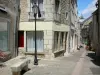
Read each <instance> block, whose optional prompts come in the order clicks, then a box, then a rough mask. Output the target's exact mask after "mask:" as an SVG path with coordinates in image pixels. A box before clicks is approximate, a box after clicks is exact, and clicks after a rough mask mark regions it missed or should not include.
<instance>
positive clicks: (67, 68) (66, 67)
mask: <svg viewBox="0 0 100 75" xmlns="http://www.w3.org/2000/svg"><path fill="white" fill-rule="evenodd" d="M94 58H95V53H94V52H91V51H87V52H86V51H85V49H81V50H80V51H78V52H76V53H75V54H71V55H69V56H68V57H59V58H56V59H55V60H40V62H39V66H32V64H33V63H31V64H30V66H31V67H30V68H31V70H30V71H28V72H26V73H25V74H24V75H100V63H99V62H96V61H95V60H94ZM98 63H99V64H98Z"/></svg>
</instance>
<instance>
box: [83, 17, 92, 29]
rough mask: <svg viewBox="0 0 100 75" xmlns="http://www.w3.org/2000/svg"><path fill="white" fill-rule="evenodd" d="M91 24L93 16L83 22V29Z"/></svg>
mask: <svg viewBox="0 0 100 75" xmlns="http://www.w3.org/2000/svg"><path fill="white" fill-rule="evenodd" d="M91 22H92V16H90V17H88V18H87V19H85V20H84V21H83V22H82V24H83V26H82V28H84V26H87V25H89V24H90V23H91Z"/></svg>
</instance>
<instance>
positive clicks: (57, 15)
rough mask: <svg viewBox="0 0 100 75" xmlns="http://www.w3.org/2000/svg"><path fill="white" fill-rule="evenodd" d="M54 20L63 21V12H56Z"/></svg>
mask: <svg viewBox="0 0 100 75" xmlns="http://www.w3.org/2000/svg"><path fill="white" fill-rule="evenodd" d="M54 21H55V22H61V14H59V13H55V14H54Z"/></svg>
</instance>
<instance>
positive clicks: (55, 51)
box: [54, 49, 65, 54]
mask: <svg viewBox="0 0 100 75" xmlns="http://www.w3.org/2000/svg"><path fill="white" fill-rule="evenodd" d="M62 51H65V50H64V49H61V50H59V51H54V54H55V53H58V52H62Z"/></svg>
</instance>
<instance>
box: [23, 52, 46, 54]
mask: <svg viewBox="0 0 100 75" xmlns="http://www.w3.org/2000/svg"><path fill="white" fill-rule="evenodd" d="M24 54H25V55H34V54H35V53H34V52H24ZM37 54H38V55H44V54H45V53H44V52H37Z"/></svg>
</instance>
